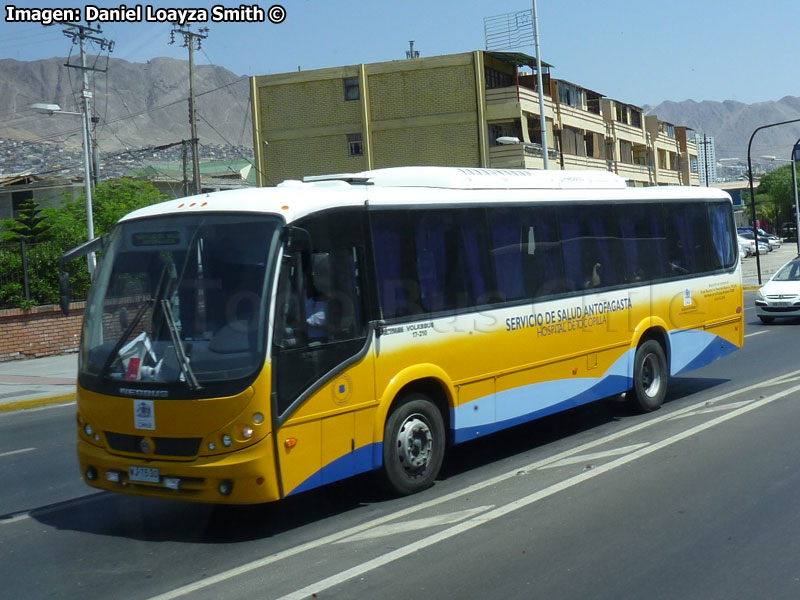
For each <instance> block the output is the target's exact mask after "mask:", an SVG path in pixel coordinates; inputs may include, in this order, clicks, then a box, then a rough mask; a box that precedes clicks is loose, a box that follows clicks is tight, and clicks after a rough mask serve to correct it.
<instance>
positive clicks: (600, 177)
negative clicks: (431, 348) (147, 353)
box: [122, 167, 730, 223]
mask: <svg viewBox="0 0 800 600" xmlns="http://www.w3.org/2000/svg"><path fill="white" fill-rule="evenodd" d="M408 188H417V189H420V193H419V194H409V193H408ZM422 190H426V192H424V193H423V191H422ZM437 190H438V191H437ZM491 190H505V191H506V192H507V194H504V195H502V196H500V195H497V194H488V195H487V194H483V193H482V191H491ZM622 190H627V191H624V192H623V191H622ZM526 192H529V193H526ZM587 192H591V193H587ZM633 199H636V200H650V201H670V200H679V199H682V200H687V199H697V200H703V199H706V200H708V199H728V200H730V197H729V196H728V195H727V194H726V193H725V192H723V191H720V190H717V189H714V188H699V187H688V186H666V187H644V188H629V187H627V186H626V184H625V180H624V179H623V178H622V177H619V176H618V175H615V174H613V173H610V172H607V171H560V170H553V171H540V170H531V169H528V170H526V169H478V168H459V167H392V168H387V169H375V170H372V171H362V172H359V173H339V174H333V175H321V176H313V177H306V178H305V179H304V180H303V181H298V180H288V181H284V182H283V183H281V184H279V185H277V186H276V187H260V188H246V189H238V190H227V191H223V192H212V193H206V194H200V195H197V196H189V197H186V198H178V199H176V200H168V201H166V202H162V203H160V204H155V205H152V206H148V207H145V208H141V209H139V210H136V211H134V212H132V213H130V214H128V215H126V216H125V217H123V219H122V220H129V219H137V218H143V217H151V216H161V215H168V214H188V213H197V212H205V213H208V212H254V213H256V212H257V213H271V214H276V215H279V216H281V217H282V218H283V219H284V220H285V221H286V222H287V223H291V222H293V221H296V220H297V219H299V218H301V217H304V216H306V215H308V214H311V213H313V212H317V211H319V210H324V209H327V208H334V207H345V206H364V205H365V204H367V203H369V204H370V205H374V206H390V205H406V206H414V205H431V204H438V203H443V204H448V203H452V202H464V201H466V202H477V203H483V202H503V201H509V202H518V201H525V200H539V201H548V200H549V201H553V200H568V201H599V202H603V201H619V200H633Z"/></svg>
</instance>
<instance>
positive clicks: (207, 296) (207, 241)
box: [80, 214, 281, 391]
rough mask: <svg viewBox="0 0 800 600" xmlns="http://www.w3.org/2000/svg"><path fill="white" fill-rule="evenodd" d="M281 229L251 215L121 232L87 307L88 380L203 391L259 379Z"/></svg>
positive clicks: (159, 221)
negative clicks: (218, 384)
mask: <svg viewBox="0 0 800 600" xmlns="http://www.w3.org/2000/svg"><path fill="white" fill-rule="evenodd" d="M280 226H281V221H280V219H278V218H277V217H269V216H262V215H258V216H256V215H249V214H248V215H231V214H205V215H186V216H183V215H182V216H179V217H176V216H174V215H173V216H169V217H156V218H149V219H140V220H135V221H128V222H124V223H122V224H120V225H118V226H117V228H116V229H115V230H114V232H113V233H112V236H111V241H110V243H109V245H108V247H107V248H106V251H105V255H104V256H103V260H102V263H101V266H100V268H99V270H98V273H97V277H96V279H95V281H94V282H93V286H92V291H91V293H90V295H89V299H88V301H87V308H86V317H87V318H85V319H84V330H83V340H82V345H81V358H80V371H81V375H82V376H89V377H90V378H93V379H95V380H98V381H104V382H114V381H116V382H120V383H122V382H124V383H125V384H126V385H131V384H135V382H140V383H142V384H147V383H148V382H149V383H158V384H159V387H167V388H168V387H169V386H170V384H172V385H174V386H178V387H179V388H180V389H183V390H186V389H188V390H189V391H197V390H200V389H202V388H203V386H204V385H208V384H209V383H211V382H220V381H230V380H233V379H241V378H244V377H247V376H249V375H251V374H254V373H255V371H256V369H257V367H259V366H260V365H261V363H262V361H263V359H264V353H265V323H266V319H267V310H268V304H269V303H268V302H267V299H268V298H269V296H270V294H268V293H267V285H268V282H269V278H268V272H269V270H270V265H271V264H272V263H273V262H274V261H273V256H274V253H275V246H276V241H277V234H278V232H279V230H280ZM165 384H166V385H165Z"/></svg>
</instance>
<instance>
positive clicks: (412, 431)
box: [397, 415, 433, 469]
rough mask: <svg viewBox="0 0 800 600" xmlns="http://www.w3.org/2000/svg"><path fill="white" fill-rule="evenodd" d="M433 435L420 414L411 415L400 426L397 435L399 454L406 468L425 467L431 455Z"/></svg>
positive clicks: (401, 462)
mask: <svg viewBox="0 0 800 600" xmlns="http://www.w3.org/2000/svg"><path fill="white" fill-rule="evenodd" d="M432 450H433V436H432V435H431V429H430V427H428V424H427V423H426V422H425V421H424V420H423V419H422V417H421V416H420V415H411V416H409V417H408V418H407V419H406V420H405V421H403V425H402V426H401V427H400V433H399V435H398V436H397V455H398V457H399V458H400V464H402V465H403V467H404V468H405V469H419V468H420V467H424V466H425V465H426V464H427V463H428V461H429V460H430V457H431V452H432Z"/></svg>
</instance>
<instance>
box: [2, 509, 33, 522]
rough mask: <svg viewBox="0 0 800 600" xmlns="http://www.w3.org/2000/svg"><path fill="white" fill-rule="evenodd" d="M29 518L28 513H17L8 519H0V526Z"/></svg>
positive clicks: (29, 514)
mask: <svg viewBox="0 0 800 600" xmlns="http://www.w3.org/2000/svg"><path fill="white" fill-rule="evenodd" d="M30 516H31V513H29V512H22V513H17V514H15V515H11V516H10V517H6V518H3V519H0V525H8V524H9V523H16V522H17V521H24V520H25V519H27V518H29V517H30Z"/></svg>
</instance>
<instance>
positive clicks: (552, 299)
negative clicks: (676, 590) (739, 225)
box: [62, 167, 744, 503]
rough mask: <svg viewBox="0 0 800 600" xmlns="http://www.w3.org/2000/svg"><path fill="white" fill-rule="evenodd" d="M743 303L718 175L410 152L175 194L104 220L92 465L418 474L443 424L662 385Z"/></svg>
mask: <svg viewBox="0 0 800 600" xmlns="http://www.w3.org/2000/svg"><path fill="white" fill-rule="evenodd" d="M99 243H100V242H94V243H92V244H88V245H85V246H86V247H84V248H82V249H76V250H75V251H72V252H71V253H68V255H69V256H67V255H65V260H66V259H67V258H72V257H74V256H77V255H80V254H82V253H86V252H87V251H88V250H91V249H92V248H96V247H97V246H98V244H99ZM62 280H63V278H62ZM742 308H743V298H742V284H741V271H740V264H739V256H738V248H737V238H736V230H735V227H734V220H733V213H732V206H731V200H730V198H729V196H727V195H726V194H725V193H724V192H721V191H718V190H715V189H711V188H686V187H653V188H629V187H626V185H625V182H624V180H623V179H621V178H619V177H617V176H616V175H613V174H610V173H605V172H572V171H567V172H563V171H555V172H553V171H524V170H520V171H517V170H494V169H459V168H441V167H402V168H391V169H379V170H374V171H368V172H364V173H356V174H342V175H332V176H328V177H312V178H306V179H305V180H304V181H302V182H301V181H287V182H285V183H283V184H281V185H279V186H277V187H274V188H257V189H246V190H237V191H226V192H218V193H213V194H204V195H200V196H195V197H190V198H183V199H178V200H171V201H168V202H164V203H161V204H158V205H154V206H151V207H148V208H144V209H141V210H137V211H135V212H133V213H131V214H130V215H128V216H126V217H125V218H123V219H122V220H121V221H120V222H119V223H118V224H117V225H116V227H115V228H114V230H113V231H112V232H110V234H108V236H107V238H106V239H104V240H103V256H102V260H101V261H100V264H99V267H98V270H97V272H96V274H95V278H94V281H93V284H92V288H91V292H90V295H89V298H88V300H87V307H86V312H85V317H84V325H83V333H82V341H81V349H80V359H79V386H78V414H77V421H78V455H79V460H80V467H81V471H82V473H83V477H84V478H85V480H86V482H87V483H88V484H89V485H91V486H94V487H97V488H101V489H105V490H111V491H116V492H124V493H131V494H141V495H147V496H156V497H162V498H176V499H184V500H193V501H202V502H219V503H255V502H266V501H273V500H278V499H281V498H284V497H286V496H289V495H292V494H297V493H299V492H302V491H305V490H309V489H312V488H315V487H317V486H320V485H324V484H327V483H329V482H332V481H335V480H339V479H343V478H345V477H349V476H352V475H355V474H357V473H362V472H366V471H371V470H376V471H379V472H380V474H381V475H382V477H383V479H384V481H385V482H386V483H387V484H388V485H389V487H390V488H391V489H393V490H394V491H395V492H397V493H400V494H408V493H413V492H416V491H418V490H421V489H424V488H426V487H428V486H430V485H432V484H433V481H434V479H435V478H436V476H437V473H438V471H439V469H440V466H441V464H442V460H443V456H444V453H445V449H446V448H447V447H448V446H449V445H451V444H457V443H460V442H465V441H467V440H472V439H475V438H477V437H479V436H483V435H487V434H490V433H493V432H496V431H498V430H501V429H504V428H507V427H511V426H514V425H516V424H519V423H522V422H525V421H530V420H532V419H536V418H539V417H541V416H544V415H548V414H552V413H555V412H558V411H562V410H565V409H568V408H571V407H574V406H577V405H580V404H583V403H586V402H591V401H593V400H597V399H600V398H604V397H608V396H611V395H616V394H620V393H627V397H628V399H629V400H630V401H631V402H632V403H633V404H634V405H635V406H636V407H638V408H639V409H640V410H644V411H650V410H654V409H656V408H658V407H659V406H660V405H661V403H662V401H663V399H664V395H665V393H666V389H667V383H668V379H669V377H670V376H671V375H675V374H677V373H681V372H684V371H687V370H689V369H694V368H697V367H701V366H703V365H706V364H708V363H710V362H711V361H713V360H715V359H717V358H720V357H722V356H724V355H726V354H728V353H729V352H732V351H733V350H735V349H737V348H738V347H740V346H741V345H742V343H743V335H744V331H743V310H742Z"/></svg>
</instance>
